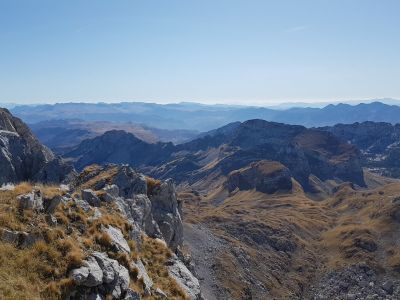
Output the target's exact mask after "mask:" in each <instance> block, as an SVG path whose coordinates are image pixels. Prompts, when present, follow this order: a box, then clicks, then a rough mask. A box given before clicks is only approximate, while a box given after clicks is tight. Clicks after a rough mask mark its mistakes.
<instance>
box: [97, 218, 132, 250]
mask: <svg viewBox="0 0 400 300" xmlns="http://www.w3.org/2000/svg"><path fill="white" fill-rule="evenodd" d="M103 231H104V232H105V233H107V234H108V236H109V237H110V239H111V244H112V247H113V248H114V250H115V252H122V253H123V252H125V253H128V254H129V253H131V249H130V248H129V245H128V243H127V242H126V240H125V238H124V235H123V234H122V232H121V230H119V229H118V228H115V227H113V226H111V225H109V226H108V227H107V228H105V229H104V230H103Z"/></svg>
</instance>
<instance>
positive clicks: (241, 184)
mask: <svg viewBox="0 0 400 300" xmlns="http://www.w3.org/2000/svg"><path fill="white" fill-rule="evenodd" d="M226 186H227V189H228V191H229V192H232V191H234V190H236V189H238V190H251V189H255V190H257V191H259V192H262V193H267V194H272V193H275V192H289V191H291V189H292V177H291V174H290V171H289V170H288V168H286V167H285V166H283V165H282V164H280V163H278V162H272V161H265V160H263V161H259V162H255V163H251V164H250V165H249V166H247V167H245V168H242V169H239V170H236V171H233V172H231V173H230V174H229V175H228V179H227V181H226Z"/></svg>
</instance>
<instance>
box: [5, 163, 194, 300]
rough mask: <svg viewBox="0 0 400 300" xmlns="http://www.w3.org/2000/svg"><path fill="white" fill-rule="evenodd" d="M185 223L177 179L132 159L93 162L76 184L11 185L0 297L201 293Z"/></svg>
mask: <svg viewBox="0 0 400 300" xmlns="http://www.w3.org/2000/svg"><path fill="white" fill-rule="evenodd" d="M182 226H183V225H182V207H181V202H180V201H178V200H177V196H176V192H175V187H174V184H173V183H172V181H168V180H167V181H157V180H154V179H151V178H147V177H145V176H144V175H143V174H140V173H137V172H135V171H134V170H133V169H131V168H130V167H128V166H117V165H109V166H106V167H98V166H91V167H88V168H86V169H85V170H84V171H83V172H82V173H81V174H79V176H77V178H76V179H75V180H74V181H73V182H72V183H71V185H70V186H61V187H57V186H43V185H30V184H26V183H24V184H20V185H17V186H7V187H5V188H3V189H2V191H0V238H1V242H0V257H1V258H0V265H1V270H0V277H1V278H2V280H1V283H0V298H1V299H71V300H72V299H96V300H100V299H124V300H128V299H129V300H133V299H142V298H146V299H200V298H201V295H200V286H199V282H198V280H197V278H196V277H195V276H194V275H193V274H192V272H191V271H190V270H189V269H188V267H187V266H190V260H189V259H188V258H187V256H185V255H184V254H183V253H182V251H181V247H182V242H183V227H182ZM183 261H184V262H185V263H186V265H187V266H186V265H185V263H184V262H183ZM16 281H17V282H18V288H17V286H16V285H15V282H16Z"/></svg>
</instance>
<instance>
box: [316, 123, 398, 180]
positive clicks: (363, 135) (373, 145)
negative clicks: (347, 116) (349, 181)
mask: <svg viewBox="0 0 400 300" xmlns="http://www.w3.org/2000/svg"><path fill="white" fill-rule="evenodd" d="M319 129H320V130H325V131H329V132H331V133H333V134H334V135H335V136H337V137H338V138H340V139H341V140H343V141H347V142H349V143H351V144H353V145H355V146H357V148H359V149H360V150H361V154H362V165H363V166H365V167H367V168H369V169H370V170H372V171H374V172H376V173H378V174H381V175H385V176H391V177H397V178H399V177H400V164H399V163H398V157H399V151H400V147H399V145H400V124H395V125H392V124H390V123H384V122H380V123H377V122H363V123H354V124H337V125H335V126H331V127H321V128H319Z"/></svg>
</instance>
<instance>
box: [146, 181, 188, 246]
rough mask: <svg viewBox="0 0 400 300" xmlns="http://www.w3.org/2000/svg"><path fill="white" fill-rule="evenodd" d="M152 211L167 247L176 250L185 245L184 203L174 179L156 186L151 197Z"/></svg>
mask: <svg viewBox="0 0 400 300" xmlns="http://www.w3.org/2000/svg"><path fill="white" fill-rule="evenodd" d="M150 200H151V205H152V206H151V211H152V214H153V218H154V220H155V221H156V222H157V224H158V226H159V228H160V230H161V233H162V235H163V238H164V240H165V242H166V243H167V245H168V246H169V247H170V248H171V249H172V250H174V251H175V250H176V249H177V248H178V247H179V246H181V245H182V243H183V225H182V217H181V215H182V203H181V202H180V201H178V198H177V194H176V190H175V185H174V182H173V180H172V179H167V180H166V181H162V182H160V183H159V185H157V186H155V187H154V188H153V190H152V194H151V195H150Z"/></svg>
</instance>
